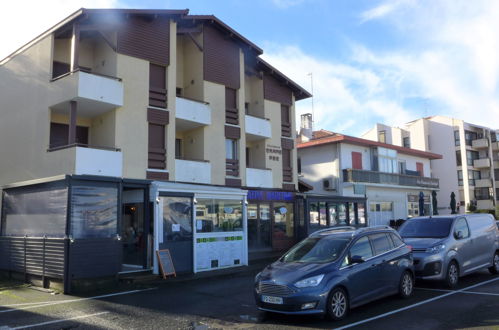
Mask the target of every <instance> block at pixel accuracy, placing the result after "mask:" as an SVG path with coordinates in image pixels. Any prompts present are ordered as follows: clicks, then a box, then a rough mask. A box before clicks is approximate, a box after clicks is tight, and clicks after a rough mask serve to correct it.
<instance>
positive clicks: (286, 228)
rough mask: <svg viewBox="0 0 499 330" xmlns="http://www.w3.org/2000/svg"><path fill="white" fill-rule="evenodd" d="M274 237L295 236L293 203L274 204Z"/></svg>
mask: <svg viewBox="0 0 499 330" xmlns="http://www.w3.org/2000/svg"><path fill="white" fill-rule="evenodd" d="M273 237H274V239H281V238H282V239H284V238H293V237H294V212H293V204H292V203H275V204H274V229H273Z"/></svg>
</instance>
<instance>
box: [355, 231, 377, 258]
mask: <svg viewBox="0 0 499 330" xmlns="http://www.w3.org/2000/svg"><path fill="white" fill-rule="evenodd" d="M349 256H350V257H353V256H359V257H361V258H362V259H364V260H366V259H369V258H371V257H372V256H373V250H372V248H371V243H369V239H368V238H367V236H364V237H361V238H359V240H357V242H355V244H354V245H353V246H352V247H351V248H350V253H349Z"/></svg>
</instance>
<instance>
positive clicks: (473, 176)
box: [468, 170, 482, 186]
mask: <svg viewBox="0 0 499 330" xmlns="http://www.w3.org/2000/svg"><path fill="white" fill-rule="evenodd" d="M481 178H482V175H481V174H480V171H472V170H468V182H469V185H470V186H474V185H475V180H480V179H481Z"/></svg>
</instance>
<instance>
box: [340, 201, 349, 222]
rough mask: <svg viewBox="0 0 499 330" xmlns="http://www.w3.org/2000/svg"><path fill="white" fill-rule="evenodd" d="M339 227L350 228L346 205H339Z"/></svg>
mask: <svg viewBox="0 0 499 330" xmlns="http://www.w3.org/2000/svg"><path fill="white" fill-rule="evenodd" d="M338 225H339V226H348V218H347V205H346V204H345V203H341V204H338Z"/></svg>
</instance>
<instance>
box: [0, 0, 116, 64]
mask: <svg viewBox="0 0 499 330" xmlns="http://www.w3.org/2000/svg"><path fill="white" fill-rule="evenodd" d="M82 7H84V8H111V7H119V0H43V1H41V0H29V1H27V0H24V1H23V0H18V1H3V2H2V10H1V11H0V40H2V42H1V43H0V60H1V59H3V58H5V57H7V56H8V55H9V54H11V53H13V52H14V51H15V50H17V49H18V48H20V47H21V46H23V45H24V44H26V43H28V42H29V41H30V40H32V39H34V38H36V37H37V36H38V35H40V34H41V33H43V32H44V31H46V30H48V29H49V28H51V27H52V26H53V25H55V24H56V23H58V22H59V21H61V20H63V19H64V18H65V17H67V16H69V15H70V14H72V13H73V12H75V11H76V10H78V9H79V8H82Z"/></svg>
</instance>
